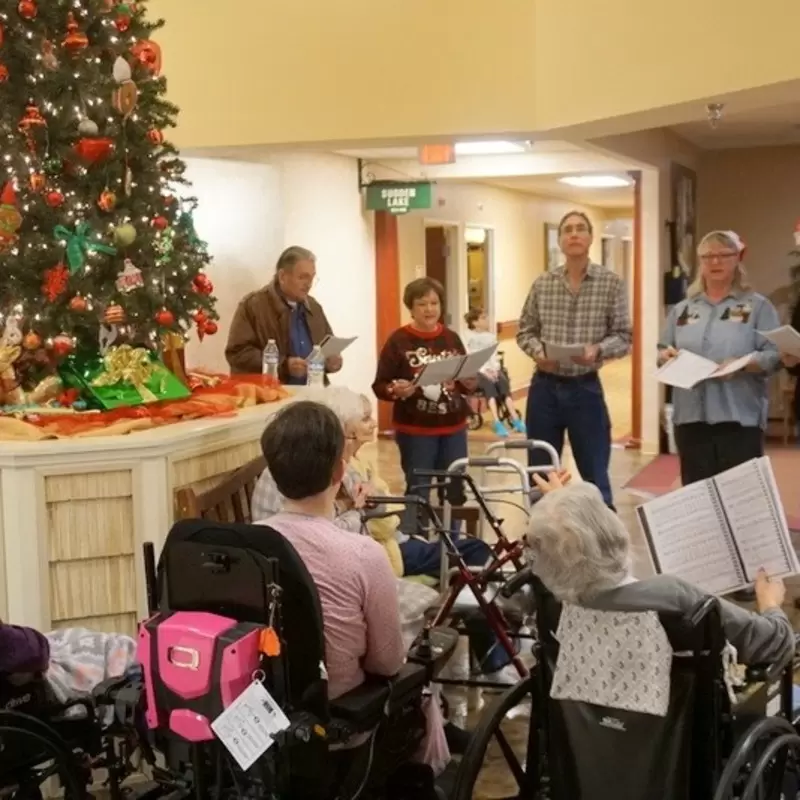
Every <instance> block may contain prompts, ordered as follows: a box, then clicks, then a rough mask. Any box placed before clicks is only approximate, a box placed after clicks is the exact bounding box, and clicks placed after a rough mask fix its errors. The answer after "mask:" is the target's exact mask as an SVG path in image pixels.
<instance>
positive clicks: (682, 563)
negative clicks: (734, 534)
mask: <svg viewBox="0 0 800 800" xmlns="http://www.w3.org/2000/svg"><path fill="white" fill-rule="evenodd" d="M713 491H714V490H713V487H712V486H711V485H710V483H709V482H708V481H703V482H701V483H693V484H691V485H689V486H684V487H683V488H682V489H677V490H676V491H674V492H670V493H669V494H667V495H664V496H663V497H658V498H656V499H655V500H651V501H650V502H649V503H645V504H644V505H643V506H641V507H640V508H641V510H642V512H643V513H644V516H645V519H646V520H647V525H648V526H649V529H650V530H649V533H650V536H649V539H648V542H649V543H650V545H651V548H652V549H653V550H654V551H655V552H654V553H653V554H652V555H653V561H654V563H656V564H657V565H658V567H659V571H660V572H661V573H662V574H664V575H675V576H676V577H678V578H682V579H683V580H685V581H687V582H689V583H693V584H695V585H696V586H699V587H700V588H701V589H703V590H705V591H706V592H709V593H710V594H721V593H725V592H729V591H733V590H734V589H737V588H739V587H741V586H742V585H743V583H744V580H743V576H742V574H741V568H740V566H739V563H738V561H737V559H736V555H735V552H734V550H733V547H732V545H731V543H730V540H729V536H730V534H729V532H728V530H727V528H726V527H725V524H724V519H720V517H721V511H720V509H719V507H718V506H717V503H716V501H715V497H714V494H713Z"/></svg>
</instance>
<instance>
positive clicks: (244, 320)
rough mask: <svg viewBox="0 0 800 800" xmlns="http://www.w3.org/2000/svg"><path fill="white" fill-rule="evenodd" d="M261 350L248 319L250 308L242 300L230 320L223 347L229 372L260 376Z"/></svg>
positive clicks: (245, 301) (262, 347) (261, 347)
mask: <svg viewBox="0 0 800 800" xmlns="http://www.w3.org/2000/svg"><path fill="white" fill-rule="evenodd" d="M265 344H266V343H265ZM263 349H264V344H261V342H260V341H259V339H258V336H257V334H256V330H255V327H254V325H253V321H252V319H251V318H250V307H249V305H248V303H247V300H246V299H245V300H242V302H241V303H239V306H238V307H237V309H236V312H235V313H234V315H233V319H232V320H231V329H230V332H229V333H228V344H227V346H226V347H225V358H226V359H227V361H228V365H229V366H230V368H231V372H234V373H236V372H238V373H240V374H248V375H257V374H260V373H261V359H262V354H263Z"/></svg>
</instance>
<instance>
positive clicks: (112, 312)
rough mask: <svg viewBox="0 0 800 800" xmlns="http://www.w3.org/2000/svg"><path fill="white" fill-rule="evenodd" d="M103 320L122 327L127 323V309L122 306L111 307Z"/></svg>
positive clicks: (106, 311)
mask: <svg viewBox="0 0 800 800" xmlns="http://www.w3.org/2000/svg"><path fill="white" fill-rule="evenodd" d="M103 319H104V320H105V321H106V322H107V323H108V324H109V325H122V323H123V322H125V309H124V308H123V307H122V306H118V305H112V306H109V307H108V308H107V309H106V310H105V313H104V314H103Z"/></svg>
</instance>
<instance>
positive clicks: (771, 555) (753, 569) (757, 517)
mask: <svg viewBox="0 0 800 800" xmlns="http://www.w3.org/2000/svg"><path fill="white" fill-rule="evenodd" d="M714 483H715V484H716V486H717V490H718V491H719V494H720V497H721V498H722V504H723V507H724V508H725V513H726V514H727V516H728V523H729V524H730V526H731V529H732V530H733V536H734V538H735V539H736V543H737V544H738V545H739V551H740V553H741V555H742V560H743V561H744V566H745V571H746V573H747V580H748V581H754V580H755V579H756V575H757V574H758V570H759V569H761V567H763V568H764V569H765V570H766V571H767V573H768V574H769V575H774V576H785V575H794V574H796V573H797V572H800V566H798V562H797V555H796V554H795V551H794V547H792V543H791V538H790V536H789V528H788V525H787V524H786V516H785V514H784V511H783V504H782V503H781V502H780V497H779V495H778V487H777V486H776V484H775V477H774V475H773V473H772V465H771V464H770V461H769V459H768V458H754V459H753V460H752V461H747V462H746V463H744V464H740V465H739V466H738V467H734V468H733V469H729V470H726V471H725V472H722V473H720V474H719V475H717V476H716V477H715V478H714Z"/></svg>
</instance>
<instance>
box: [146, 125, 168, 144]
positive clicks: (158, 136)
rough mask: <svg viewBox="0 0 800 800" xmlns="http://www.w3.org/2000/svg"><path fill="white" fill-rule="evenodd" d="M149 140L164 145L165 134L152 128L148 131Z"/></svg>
mask: <svg viewBox="0 0 800 800" xmlns="http://www.w3.org/2000/svg"><path fill="white" fill-rule="evenodd" d="M147 138H148V139H149V140H150V141H151V142H152V143H153V144H162V143H163V141H164V134H163V133H162V132H161V131H160V130H158V128H151V129H150V130H149V131H147Z"/></svg>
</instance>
